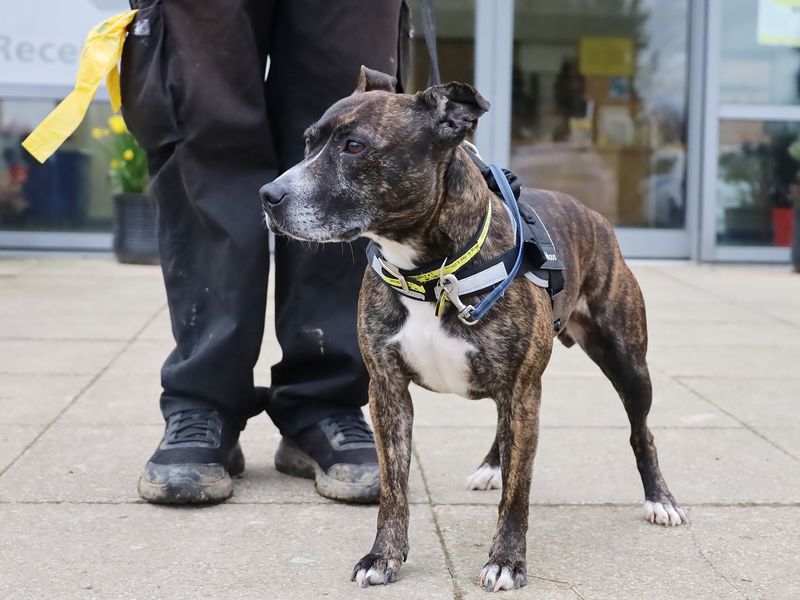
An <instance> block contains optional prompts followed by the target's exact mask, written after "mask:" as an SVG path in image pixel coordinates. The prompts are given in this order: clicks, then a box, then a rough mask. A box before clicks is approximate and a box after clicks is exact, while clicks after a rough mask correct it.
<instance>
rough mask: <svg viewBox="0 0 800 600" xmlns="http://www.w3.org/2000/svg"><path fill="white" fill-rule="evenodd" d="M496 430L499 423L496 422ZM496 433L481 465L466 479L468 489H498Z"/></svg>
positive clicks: (498, 447)
mask: <svg viewBox="0 0 800 600" xmlns="http://www.w3.org/2000/svg"><path fill="white" fill-rule="evenodd" d="M497 426H498V430H499V428H500V423H499V422H498V424H497ZM497 435H498V434H495V436H494V442H492V447H491V448H489V452H488V453H487V454H486V458H484V459H483V461H481V466H480V467H478V468H477V469H476V470H475V472H474V473H473V474H472V475H470V476H469V478H468V479H467V489H468V490H497V489H500V485H501V478H500V446H499V444H498V443H497Z"/></svg>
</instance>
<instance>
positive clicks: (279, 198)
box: [261, 67, 489, 242]
mask: <svg viewBox="0 0 800 600" xmlns="http://www.w3.org/2000/svg"><path fill="white" fill-rule="evenodd" d="M395 85H396V80H395V78H394V77H391V76H390V75H386V74H385V73H380V72H377V71H372V70H370V69H367V68H366V67H361V74H360V76H359V80H358V85H357V86H356V90H355V91H354V92H353V93H352V94H351V95H350V96H348V97H347V98H344V99H342V100H340V101H338V102H337V103H336V104H334V105H333V106H331V107H330V108H329V109H328V110H327V111H326V112H325V114H324V115H322V118H321V119H320V120H319V121H317V122H316V123H314V124H313V125H312V126H311V127H309V128H308V129H307V130H306V132H305V141H306V154H305V158H304V159H303V160H302V162H300V163H298V164H297V165H295V166H294V167H292V168H291V169H289V170H288V171H286V172H285V173H283V175H281V176H280V177H278V178H277V179H276V180H275V181H273V182H272V183H268V184H267V185H265V186H264V187H262V188H261V200H262V204H263V207H264V211H265V213H266V215H267V220H268V222H269V225H270V228H271V229H272V230H273V231H275V232H278V233H286V234H288V235H290V236H292V237H296V238H299V239H303V240H309V241H318V242H328V241H350V240H353V239H355V238H357V237H359V236H361V235H381V236H383V235H386V234H387V233H395V234H397V233H400V232H403V231H409V230H411V229H412V228H413V227H414V226H415V225H416V224H417V223H418V222H419V221H420V220H421V219H424V218H426V216H427V217H430V216H431V215H432V213H433V212H434V211H435V208H436V202H437V199H438V198H439V197H440V193H439V192H440V191H441V190H440V189H439V188H440V186H441V181H442V178H443V175H444V171H445V168H446V166H447V162H448V160H449V159H450V157H451V156H452V153H453V151H454V149H455V147H456V146H457V145H458V144H459V143H460V142H461V141H462V140H463V139H464V137H465V136H466V135H467V134H468V133H471V132H472V131H474V130H475V126H476V124H477V121H478V118H479V117H480V116H481V115H482V114H483V113H485V112H486V111H487V110H488V109H489V103H488V102H487V101H486V100H484V98H483V97H482V96H481V95H480V94H478V92H476V91H475V90H474V89H473V88H472V87H471V86H469V85H467V84H465V83H448V84H444V85H437V86H433V87H431V88H428V89H427V90H425V91H422V92H419V93H417V94H414V95H408V94H396V93H395ZM392 237H394V236H392Z"/></svg>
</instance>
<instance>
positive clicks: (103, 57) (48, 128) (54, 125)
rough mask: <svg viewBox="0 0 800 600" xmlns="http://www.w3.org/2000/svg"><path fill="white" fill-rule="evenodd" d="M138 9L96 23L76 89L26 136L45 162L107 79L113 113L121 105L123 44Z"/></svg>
mask: <svg viewBox="0 0 800 600" xmlns="http://www.w3.org/2000/svg"><path fill="white" fill-rule="evenodd" d="M136 12H137V11H135V10H132V11H130V12H126V13H121V14H119V15H115V16H113V17H110V18H108V19H106V20H105V21H103V22H102V23H99V24H97V25H95V26H94V28H93V29H92V30H91V31H90V32H89V35H88V36H87V38H86V42H85V43H84V45H83V51H82V52H81V59H80V63H79V64H78V77H77V80H76V82H75V89H74V90H73V91H72V92H71V93H70V94H69V96H67V97H66V98H64V100H62V101H61V102H60V103H59V105H58V106H56V107H55V109H53V112H51V113H50V114H49V115H47V116H46V117H45V118H44V120H43V121H42V122H41V123H39V126H38V127H37V128H36V129H34V130H33V132H32V133H31V134H30V135H29V136H28V137H27V138H25V141H24V142H22V147H23V148H25V149H26V150H27V151H28V152H30V153H31V155H32V156H33V157H34V158H35V159H36V160H38V161H39V162H41V163H43V162H44V161H46V160H47V159H48V158H50V156H52V154H53V152H55V151H56V150H58V148H59V147H60V146H61V144H63V143H64V142H65V141H66V139H67V138H68V137H69V136H71V135H72V134H73V133H74V132H75V130H76V129H77V128H78V125H80V124H81V121H83V118H84V117H85V116H86V111H87V110H89V104H91V102H92V100H94V97H95V94H97V88H99V87H100V84H101V83H102V82H103V79H107V82H106V84H107V86H108V93H109V96H110V97H111V106H112V107H113V109H114V112H116V111H118V110H119V108H120V106H121V100H120V98H121V94H120V89H119V70H118V69H117V65H118V64H119V59H120V57H121V56H122V45H123V43H124V42H125V34H126V33H127V28H128V25H130V23H131V21H133V17H134V16H136Z"/></svg>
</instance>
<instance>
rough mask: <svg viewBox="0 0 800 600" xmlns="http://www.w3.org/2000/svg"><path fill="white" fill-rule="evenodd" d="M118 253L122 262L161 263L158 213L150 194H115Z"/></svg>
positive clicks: (115, 226) (115, 239)
mask: <svg viewBox="0 0 800 600" xmlns="http://www.w3.org/2000/svg"><path fill="white" fill-rule="evenodd" d="M114 254H115V255H116V257H117V260H118V261H119V262H121V263H129V264H136V265H157V264H158V263H159V260H158V238H157V236H156V215H155V211H154V210H153V205H152V203H151V202H150V198H149V197H148V196H147V195H146V194H116V195H115V196H114Z"/></svg>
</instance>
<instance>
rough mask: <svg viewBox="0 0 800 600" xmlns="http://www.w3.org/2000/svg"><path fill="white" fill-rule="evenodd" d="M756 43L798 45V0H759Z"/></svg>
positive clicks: (799, 30)
mask: <svg viewBox="0 0 800 600" xmlns="http://www.w3.org/2000/svg"><path fill="white" fill-rule="evenodd" d="M757 39H758V43H759V44H762V45H764V46H800V0H759V2H758V38H757Z"/></svg>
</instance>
